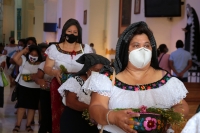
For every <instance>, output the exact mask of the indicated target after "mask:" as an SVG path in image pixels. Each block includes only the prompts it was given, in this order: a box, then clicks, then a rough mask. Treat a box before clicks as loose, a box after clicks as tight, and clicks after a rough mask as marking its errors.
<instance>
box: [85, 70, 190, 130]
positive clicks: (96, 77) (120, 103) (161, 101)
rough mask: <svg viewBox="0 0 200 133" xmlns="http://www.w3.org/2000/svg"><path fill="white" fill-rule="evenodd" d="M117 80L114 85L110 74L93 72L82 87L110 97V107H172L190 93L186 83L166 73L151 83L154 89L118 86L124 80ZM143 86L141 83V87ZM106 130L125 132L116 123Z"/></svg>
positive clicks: (106, 127)
mask: <svg viewBox="0 0 200 133" xmlns="http://www.w3.org/2000/svg"><path fill="white" fill-rule="evenodd" d="M165 79H166V80H165ZM115 81H116V84H115V85H114V86H113V85H112V81H111V79H110V77H109V75H108V74H107V75H106V74H99V73H97V72H92V75H91V76H90V77H89V78H88V80H87V81H86V82H85V84H84V85H83V87H82V88H83V89H84V90H91V91H93V92H97V93H98V94H100V95H104V96H107V97H109V98H110V100H109V105H108V108H109V109H116V108H140V107H141V106H142V105H144V106H147V107H157V108H171V107H172V106H173V105H175V104H177V103H178V102H180V101H181V100H182V99H183V98H185V97H186V94H187V93H188V91H187V89H186V88H185V86H184V84H183V83H182V82H181V81H180V80H178V79H177V78H175V77H171V76H169V74H166V75H165V76H164V77H163V79H161V80H159V81H157V82H155V83H152V84H151V85H150V84H149V85H150V86H154V84H155V87H154V88H152V89H148V86H146V89H144V90H140V89H138V87H135V89H134V90H131V89H132V88H133V86H131V85H130V86H121V87H118V86H119V85H121V84H122V83H123V82H121V81H119V80H118V82H117V79H116V80H115ZM142 86H143V85H140V87H142ZM144 86H145V85H144ZM98 128H99V129H100V128H101V125H98ZM104 130H106V131H108V132H111V133H125V132H124V131H123V130H122V129H120V128H119V127H117V126H115V125H106V126H104Z"/></svg>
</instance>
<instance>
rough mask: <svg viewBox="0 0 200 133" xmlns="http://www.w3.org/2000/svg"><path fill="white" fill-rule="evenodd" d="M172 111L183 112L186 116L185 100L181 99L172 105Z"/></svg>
mask: <svg viewBox="0 0 200 133" xmlns="http://www.w3.org/2000/svg"><path fill="white" fill-rule="evenodd" d="M172 108H173V110H174V112H178V113H181V114H183V116H184V118H187V115H188V114H189V107H188V104H187V102H186V101H185V100H182V101H181V102H180V103H178V104H176V105H175V106H173V107H172Z"/></svg>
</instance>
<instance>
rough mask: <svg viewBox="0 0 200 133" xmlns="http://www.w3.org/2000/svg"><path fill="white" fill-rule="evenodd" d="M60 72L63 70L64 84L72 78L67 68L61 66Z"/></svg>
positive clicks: (62, 79) (62, 80)
mask: <svg viewBox="0 0 200 133" xmlns="http://www.w3.org/2000/svg"><path fill="white" fill-rule="evenodd" d="M60 70H61V76H62V77H61V79H60V80H61V83H64V82H65V81H66V80H67V79H68V78H69V77H70V74H69V73H68V71H67V68H65V66H63V65H60Z"/></svg>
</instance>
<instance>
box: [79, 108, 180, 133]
mask: <svg viewBox="0 0 200 133" xmlns="http://www.w3.org/2000/svg"><path fill="white" fill-rule="evenodd" d="M117 110H124V109H120V108H117V109H115V110H114V111H117ZM132 111H133V112H137V113H139V114H140V116H139V117H133V118H131V120H134V121H136V122H138V123H140V124H139V125H130V127H131V128H133V129H135V130H137V131H138V132H148V133H154V132H155V133H162V132H164V131H165V130H166V126H167V125H175V124H176V125H179V124H180V123H181V122H183V121H184V119H183V115H182V114H181V113H177V112H174V111H173V109H161V108H147V107H146V106H141V108H139V109H132ZM82 116H83V117H84V118H85V119H86V120H90V118H89V112H88V111H87V110H86V111H84V112H83V114H82ZM89 124H90V125H92V124H93V123H92V122H90V123H89Z"/></svg>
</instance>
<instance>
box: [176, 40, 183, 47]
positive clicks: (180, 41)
mask: <svg viewBox="0 0 200 133" xmlns="http://www.w3.org/2000/svg"><path fill="white" fill-rule="evenodd" d="M183 46H184V44H183V41H182V40H178V41H177V42H176V48H183Z"/></svg>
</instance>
